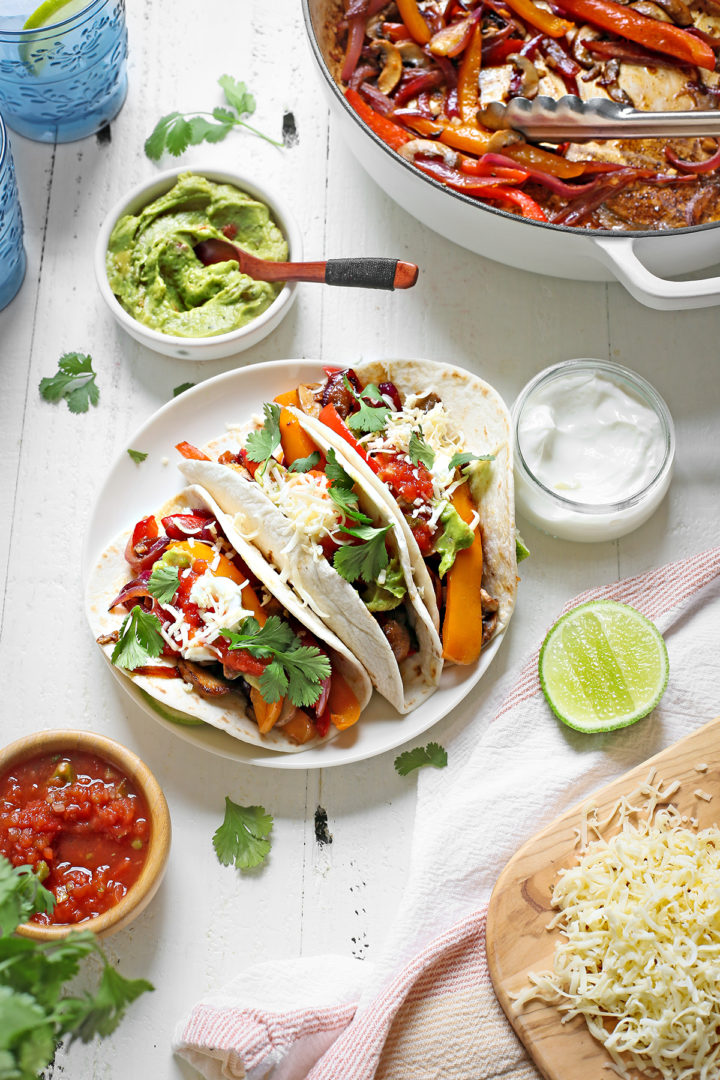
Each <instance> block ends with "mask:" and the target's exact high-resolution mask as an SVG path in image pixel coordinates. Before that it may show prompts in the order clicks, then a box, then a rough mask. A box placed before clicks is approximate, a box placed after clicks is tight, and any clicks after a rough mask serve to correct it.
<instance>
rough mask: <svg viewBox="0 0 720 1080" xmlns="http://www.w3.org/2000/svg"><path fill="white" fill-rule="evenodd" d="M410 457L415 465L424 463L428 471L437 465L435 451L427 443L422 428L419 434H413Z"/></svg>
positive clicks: (409, 448)
mask: <svg viewBox="0 0 720 1080" xmlns="http://www.w3.org/2000/svg"><path fill="white" fill-rule="evenodd" d="M408 456H409V458H410V460H411V461H412V463H413V465H419V464H420V462H422V463H423V465H424V466H425V467H426V468H427V469H432V467H433V465H434V463H435V451H434V450H433V449H432V447H430V446H428V444H427V443H426V441H425V436H424V435H423V429H422V428H420V431H419V432H418V431H413V433H412V434H411V436H410V444H409V446H408Z"/></svg>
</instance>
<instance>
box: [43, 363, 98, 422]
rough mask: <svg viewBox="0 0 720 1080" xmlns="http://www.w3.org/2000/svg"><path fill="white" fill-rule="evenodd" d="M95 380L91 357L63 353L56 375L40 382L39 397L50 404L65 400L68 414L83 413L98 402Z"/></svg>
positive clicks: (95, 374)
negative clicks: (50, 402)
mask: <svg viewBox="0 0 720 1080" xmlns="http://www.w3.org/2000/svg"><path fill="white" fill-rule="evenodd" d="M96 378H97V373H96V372H95V371H93V366H92V357H91V356H87V355H85V354H84V353H77V352H72V353H63V355H62V356H61V357H60V359H59V360H58V371H57V374H56V375H53V376H52V377H50V378H45V379H41V380H40V385H39V390H40V396H41V397H42V398H44V399H45V401H52V402H57V401H60V400H62V398H65V401H66V402H67V406H68V409H69V410H70V412H72V413H84V412H87V411H88V409H89V407H90V404H91V403H92V404H93V405H97V403H98V401H99V400H100V390H99V388H98V385H97V383H96V382H95V379H96Z"/></svg>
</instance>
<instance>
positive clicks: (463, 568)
mask: <svg viewBox="0 0 720 1080" xmlns="http://www.w3.org/2000/svg"><path fill="white" fill-rule="evenodd" d="M452 504H453V506H454V508H455V509H456V510H457V512H458V514H459V515H460V517H461V518H462V519H463V521H464V522H466V524H468V525H469V524H470V522H471V521H472V519H473V512H474V509H475V508H474V506H473V504H472V501H471V499H470V493H469V491H468V486H467V484H463V485H462V486H461V487H459V488H457V489H456V491H455V493H454V495H453V497H452ZM482 572H483V550H482V538H481V536H480V529H479V528H478V529H476V530H475V534H474V536H473V542H472V547H468V548H464V550H462V551H458V553H457V555H456V556H455V562H454V563H453V564H452V566H451V567H450V569H449V570H448V573H447V597H446V603H445V618H444V619H443V625H442V643H443V657H444V659H445V660H452V661H454V662H455V663H456V664H472V663H474V662H475V661H476V660H477V658H478V657H479V656H480V650H481V648H482V600H481V598H480V585H481V582H482Z"/></svg>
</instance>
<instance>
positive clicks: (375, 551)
mask: <svg viewBox="0 0 720 1080" xmlns="http://www.w3.org/2000/svg"><path fill="white" fill-rule="evenodd" d="M391 527H392V526H390V525H386V526H385V527H384V528H382V529H376V528H375V527H374V526H372V525H358V526H357V528H352V527H350V526H349V525H347V526H345V528H344V531H345V532H347V533H350V535H351V536H356V537H357V538H358V539H359V540H362V541H364V542H363V543H362V544H344V545H343V547H341V548H338V550H337V551H336V552H335V555H334V557H333V566H334V567H335V569H336V570H337V572H338V574H340V576H341V577H344V578H345V580H346V581H351V582H352V581H357V579H358V578H362V580H363V581H366V582H367V583H368V585H369V584H370V583H371V582H373V581H376V580H377V576H378V574H379V573H380V571H381V570H384V568H385V567H386V566H387V564H388V562H389V555H388V551H387V548H386V546H385V535H386V533H387V531H388V529H390V528H391Z"/></svg>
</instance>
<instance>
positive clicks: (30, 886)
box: [0, 857, 55, 938]
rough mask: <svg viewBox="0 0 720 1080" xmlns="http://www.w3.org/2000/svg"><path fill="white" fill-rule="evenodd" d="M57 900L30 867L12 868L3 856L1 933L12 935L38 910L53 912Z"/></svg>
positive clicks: (0, 874)
mask: <svg viewBox="0 0 720 1080" xmlns="http://www.w3.org/2000/svg"><path fill="white" fill-rule="evenodd" d="M54 907H55V897H54V896H53V894H52V893H51V892H49V891H48V890H47V889H46V888H45V887H44V886H43V885H42V884H41V882H40V879H39V878H38V877H37V876H36V875H35V873H34V872H33V869H32V867H31V866H18V867H13V866H12V864H11V863H10V862H9V860H8V859H4V858H1V857H0V934H2V936H3V938H4V937H6V936H7V935H8V934H12V933H13V932H14V930H15V927H16V926H19V924H20V923H24V922H27V920H28V919H29V918H30V916H31V915H33V914H34V913H35V912H36V911H48V912H52V910H53V908H54Z"/></svg>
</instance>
